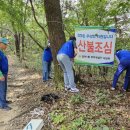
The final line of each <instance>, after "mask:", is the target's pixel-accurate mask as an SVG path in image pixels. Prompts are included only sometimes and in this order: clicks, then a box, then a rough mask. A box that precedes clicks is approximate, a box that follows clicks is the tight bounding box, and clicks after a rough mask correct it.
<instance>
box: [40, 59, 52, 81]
mask: <svg viewBox="0 0 130 130" xmlns="http://www.w3.org/2000/svg"><path fill="white" fill-rule="evenodd" d="M42 63H43V80H44V81H47V80H48V78H49V76H50V73H51V62H46V61H43V62H42Z"/></svg>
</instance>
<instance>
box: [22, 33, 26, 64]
mask: <svg viewBox="0 0 130 130" xmlns="http://www.w3.org/2000/svg"><path fill="white" fill-rule="evenodd" d="M24 39H25V36H24V33H23V32H22V36H21V43H22V57H21V61H22V60H23V59H24V49H25V45H24Z"/></svg>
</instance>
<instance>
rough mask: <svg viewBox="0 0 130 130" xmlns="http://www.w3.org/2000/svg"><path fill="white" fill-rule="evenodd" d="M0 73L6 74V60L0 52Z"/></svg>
mask: <svg viewBox="0 0 130 130" xmlns="http://www.w3.org/2000/svg"><path fill="white" fill-rule="evenodd" d="M0 71H1V72H2V74H3V75H7V74H8V59H7V57H6V55H4V53H3V52H2V51H1V50H0Z"/></svg>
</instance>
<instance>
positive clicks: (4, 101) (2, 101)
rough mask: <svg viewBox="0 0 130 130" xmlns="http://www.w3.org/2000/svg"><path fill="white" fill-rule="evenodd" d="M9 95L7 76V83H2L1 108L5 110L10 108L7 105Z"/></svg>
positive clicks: (0, 84)
mask: <svg viewBox="0 0 130 130" xmlns="http://www.w3.org/2000/svg"><path fill="white" fill-rule="evenodd" d="M6 94H7V76H6V75H5V81H0V107H1V108H4V107H6V106H8V104H7V103H6Z"/></svg>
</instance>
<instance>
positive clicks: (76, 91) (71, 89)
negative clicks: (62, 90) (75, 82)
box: [69, 88, 79, 93]
mask: <svg viewBox="0 0 130 130" xmlns="http://www.w3.org/2000/svg"><path fill="white" fill-rule="evenodd" d="M69 91H70V92H72V93H78V92H79V89H77V88H69Z"/></svg>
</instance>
